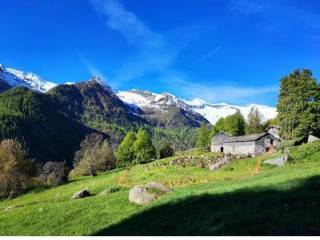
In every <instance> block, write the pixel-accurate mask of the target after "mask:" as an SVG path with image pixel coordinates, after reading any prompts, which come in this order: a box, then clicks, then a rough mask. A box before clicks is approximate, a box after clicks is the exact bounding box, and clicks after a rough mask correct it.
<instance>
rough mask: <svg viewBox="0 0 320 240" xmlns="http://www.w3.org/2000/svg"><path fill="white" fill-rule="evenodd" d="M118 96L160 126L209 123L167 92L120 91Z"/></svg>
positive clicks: (195, 125) (188, 125)
mask: <svg viewBox="0 0 320 240" xmlns="http://www.w3.org/2000/svg"><path fill="white" fill-rule="evenodd" d="M117 95H118V97H119V98H120V99H121V100H122V101H124V102H126V103H127V104H128V106H129V107H130V108H131V109H132V110H133V111H135V112H137V113H138V114H140V115H141V116H142V117H144V118H145V119H147V120H148V121H149V122H151V124H153V125H156V126H161V127H185V126H187V127H199V126H200V125H201V124H202V123H206V124H207V123H209V122H208V121H207V120H206V119H205V118H204V117H202V116H201V115H200V114H198V113H196V112H194V111H192V109H191V108H190V107H189V106H188V105H187V104H185V103H184V102H183V101H181V100H180V99H178V98H177V97H175V96H173V95H172V94H169V93H164V94H156V93H152V92H149V91H140V90H131V91H127V92H124V91H120V92H118V94H117Z"/></svg>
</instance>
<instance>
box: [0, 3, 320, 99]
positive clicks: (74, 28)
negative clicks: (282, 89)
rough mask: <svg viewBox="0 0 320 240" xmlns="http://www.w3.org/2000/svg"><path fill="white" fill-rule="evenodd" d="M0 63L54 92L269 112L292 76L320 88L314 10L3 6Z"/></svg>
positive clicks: (319, 10)
mask: <svg viewBox="0 0 320 240" xmlns="http://www.w3.org/2000/svg"><path fill="white" fill-rule="evenodd" d="M1 8H2V11H1V14H0V22H1V23H2V24H1V38H0V63H2V64H3V65H5V66H8V67H14V68H17V69H21V70H24V71H32V72H35V73H37V74H39V75H40V76H42V77H44V78H46V79H48V80H50V81H54V82H57V83H63V82H67V81H69V82H70V81H80V80H86V79H88V78H90V76H91V75H99V76H101V77H103V78H104V80H105V82H106V83H107V84H109V85H111V86H112V87H113V88H114V89H116V90H128V89H132V88H136V89H147V90H151V91H155V92H158V93H160V92H163V91H168V92H171V93H173V94H175V95H177V96H179V97H183V98H189V99H192V98H194V97H200V98H203V99H205V100H207V101H209V102H228V103H233V104H248V103H252V102H254V103H260V104H268V105H275V103H276V100H277V95H278V88H279V80H280V78H281V77H282V76H284V75H285V74H288V73H290V72H291V71H293V70H294V69H295V68H310V69H312V71H313V73H314V76H315V77H316V78H318V79H319V78H320V60H319V56H320V2H319V1H318V0H308V1H305V0H277V1H270V0H254V1H253V0H252V1H249V0H224V1H222V0H220V1H217V0H188V1H185V0H134V1H132V0H68V1H65V0H55V1H49V0H28V1H25V0H10V1H3V2H1Z"/></svg>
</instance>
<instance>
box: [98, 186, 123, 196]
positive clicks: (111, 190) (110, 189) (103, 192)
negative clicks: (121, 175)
mask: <svg viewBox="0 0 320 240" xmlns="http://www.w3.org/2000/svg"><path fill="white" fill-rule="evenodd" d="M119 191H120V188H119V187H108V188H106V189H105V190H103V191H102V192H101V193H99V195H108V194H110V193H115V192H119Z"/></svg>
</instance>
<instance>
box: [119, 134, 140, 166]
mask: <svg viewBox="0 0 320 240" xmlns="http://www.w3.org/2000/svg"><path fill="white" fill-rule="evenodd" d="M135 141H136V134H135V133H134V132H133V130H130V131H129V132H128V133H127V135H126V136H125V137H124V139H123V141H122V142H121V144H120V145H119V147H118V151H117V153H116V158H117V166H119V167H122V166H128V165H130V164H132V162H133V160H134V159H135V155H134V151H133V144H134V142H135Z"/></svg>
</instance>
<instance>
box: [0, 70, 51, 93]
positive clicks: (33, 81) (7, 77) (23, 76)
mask: <svg viewBox="0 0 320 240" xmlns="http://www.w3.org/2000/svg"><path fill="white" fill-rule="evenodd" d="M0 80H1V81H3V82H5V83H6V84H8V85H9V86H10V87H26V88H30V89H33V90H35V91H38V92H47V91H48V90H49V89H51V88H53V87H55V86H56V85H57V84H55V83H53V82H49V81H46V80H44V79H43V78H41V77H39V76H38V75H36V74H34V73H31V72H28V73H25V72H23V71H20V70H16V69H14V68H5V67H4V66H2V65H0ZM1 90H2V89H1V88H0V91H1Z"/></svg>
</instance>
